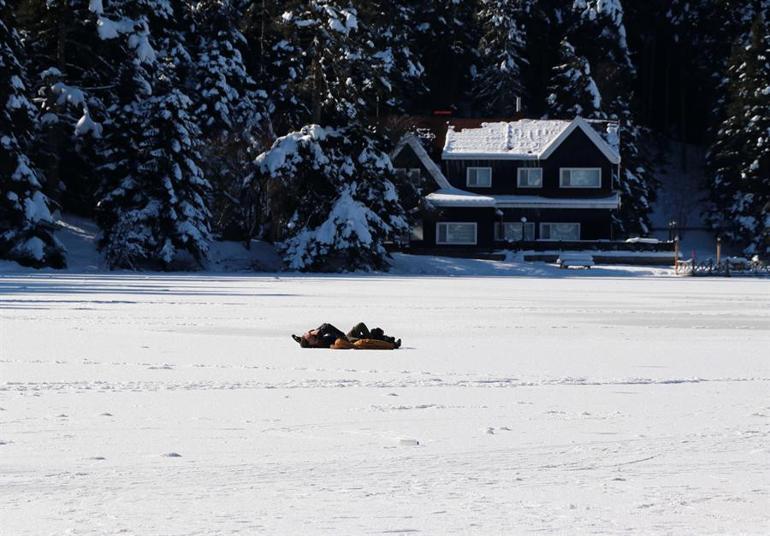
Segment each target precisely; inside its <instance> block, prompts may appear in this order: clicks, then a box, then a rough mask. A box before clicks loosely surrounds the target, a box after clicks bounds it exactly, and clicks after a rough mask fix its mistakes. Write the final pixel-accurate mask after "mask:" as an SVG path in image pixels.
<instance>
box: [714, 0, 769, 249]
mask: <svg viewBox="0 0 770 536" xmlns="http://www.w3.org/2000/svg"><path fill="white" fill-rule="evenodd" d="M768 110H770V25H768V19H766V18H765V16H764V15H763V14H761V13H760V14H759V15H758V16H757V17H756V18H755V20H754V22H753V24H752V26H751V32H750V34H749V36H748V39H741V40H739V43H738V45H737V46H736V47H735V48H734V52H733V56H732V58H731V61H730V67H729V70H728V82H727V108H726V118H725V120H724V121H723V122H722V124H721V125H720V127H719V129H718V131H717V135H716V140H715V141H714V144H713V146H712V147H711V149H710V151H709V154H708V157H707V159H708V162H707V164H708V169H709V172H710V175H711V181H710V186H711V207H710V211H709V213H708V219H709V221H710V223H711V225H712V226H713V228H714V229H715V231H716V232H718V233H720V234H721V235H722V236H724V237H725V238H726V240H728V241H729V242H731V243H734V244H735V245H738V246H740V247H742V248H743V249H744V251H745V252H746V253H747V254H754V253H761V254H765V255H766V254H767V253H769V252H770V115H768Z"/></svg>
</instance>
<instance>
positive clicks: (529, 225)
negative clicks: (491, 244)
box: [493, 221, 535, 242]
mask: <svg viewBox="0 0 770 536" xmlns="http://www.w3.org/2000/svg"><path fill="white" fill-rule="evenodd" d="M505 225H521V239H519V240H516V239H508V238H505V229H504V226H505ZM527 228H529V229H531V230H532V235H531V236H532V239H531V240H529V239H527V232H526V229H527ZM498 230H502V236H501V235H500V233H498ZM493 236H494V239H495V242H530V241H534V240H535V222H531V221H528V222H524V223H522V222H519V221H504V222H499V221H496V222H495V228H494V232H493Z"/></svg>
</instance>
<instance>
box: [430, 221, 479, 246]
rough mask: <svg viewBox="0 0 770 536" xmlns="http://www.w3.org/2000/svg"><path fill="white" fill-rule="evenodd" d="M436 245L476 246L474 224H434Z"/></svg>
mask: <svg viewBox="0 0 770 536" xmlns="http://www.w3.org/2000/svg"><path fill="white" fill-rule="evenodd" d="M436 244H460V245H468V246H472V245H476V224H475V223H470V222H462V223H455V222H452V223H449V222H439V223H437V224H436Z"/></svg>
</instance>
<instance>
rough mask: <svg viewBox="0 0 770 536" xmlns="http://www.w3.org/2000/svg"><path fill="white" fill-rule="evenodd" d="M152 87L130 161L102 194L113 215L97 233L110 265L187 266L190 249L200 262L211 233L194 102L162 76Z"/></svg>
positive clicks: (207, 188)
mask: <svg viewBox="0 0 770 536" xmlns="http://www.w3.org/2000/svg"><path fill="white" fill-rule="evenodd" d="M153 89H154V94H153V96H152V97H150V98H148V99H147V100H146V101H145V102H144V103H143V106H142V112H143V113H144V115H145V117H146V118H147V120H146V122H144V123H143V124H142V125H141V127H142V131H140V132H137V138H136V142H135V143H136V150H137V152H136V155H135V158H136V161H134V162H131V161H129V162H128V169H129V170H130V173H128V174H127V175H126V176H125V177H123V180H122V181H121V182H120V183H119V184H118V185H117V187H116V188H114V189H113V190H111V191H110V192H108V193H107V195H106V196H105V198H104V200H103V201H102V207H103V209H104V210H105V211H107V213H108V214H109V216H108V218H109V220H112V221H111V222H110V223H111V225H110V226H108V227H107V228H106V229H105V237H104V241H103V248H104V251H105V256H106V259H107V262H108V264H109V266H110V267H112V268H118V267H125V268H132V269H135V268H139V267H154V268H162V269H168V268H171V267H174V266H185V264H186V261H187V260H189V259H188V257H187V256H188V255H189V257H191V259H192V260H194V261H195V262H196V263H197V264H198V265H199V266H200V265H201V264H202V263H203V261H204V260H205V258H206V255H207V253H208V245H209V242H210V240H211V237H210V232H209V211H208V208H207V197H208V195H209V189H210V185H209V183H208V181H207V180H206V179H205V177H204V176H203V173H202V171H201V169H200V167H199V164H198V162H197V160H196V155H197V152H196V149H197V144H198V142H197V141H196V140H197V139H198V137H199V136H200V132H199V131H198V128H197V125H196V124H195V123H194V122H193V121H192V119H191V117H190V115H189V112H188V110H189V109H190V108H191V106H192V102H191V101H190V99H189V98H188V97H187V96H186V95H185V94H184V93H182V92H181V91H179V90H178V89H176V88H174V87H173V86H172V85H171V83H170V82H167V81H164V80H163V79H162V78H161V79H158V80H156V81H155V87H154V88H153ZM137 130H139V129H137Z"/></svg>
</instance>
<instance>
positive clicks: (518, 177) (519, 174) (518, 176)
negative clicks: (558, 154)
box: [516, 167, 543, 189]
mask: <svg viewBox="0 0 770 536" xmlns="http://www.w3.org/2000/svg"><path fill="white" fill-rule="evenodd" d="M530 169H539V170H540V186H530V185H528V184H522V183H521V179H522V175H523V173H522V171H525V170H526V171H529V170H530ZM516 187H517V188H532V189H534V188H542V187H543V168H541V167H524V168H518V170H517V171H516Z"/></svg>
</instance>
